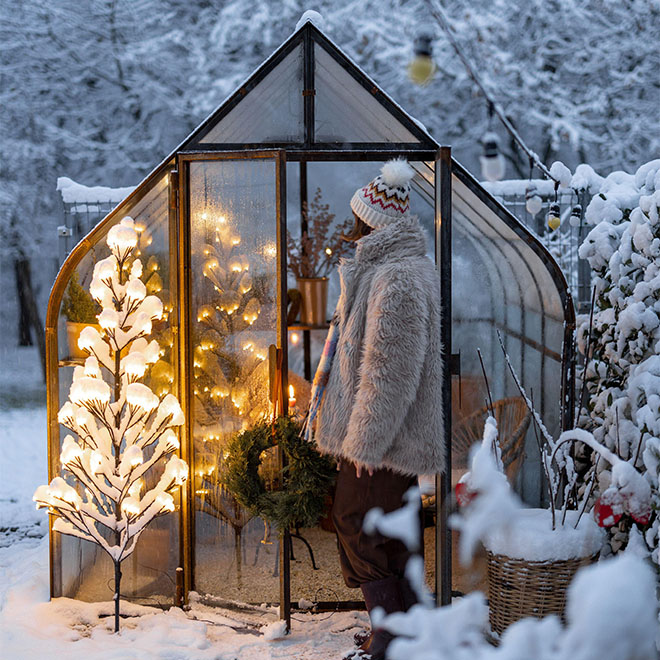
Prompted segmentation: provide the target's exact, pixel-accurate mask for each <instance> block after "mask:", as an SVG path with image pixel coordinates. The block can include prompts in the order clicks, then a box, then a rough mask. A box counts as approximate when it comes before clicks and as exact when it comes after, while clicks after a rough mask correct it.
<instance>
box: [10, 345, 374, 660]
mask: <svg viewBox="0 0 660 660" xmlns="http://www.w3.org/2000/svg"><path fill="white" fill-rule="evenodd" d="M0 438H2V451H0V657H2V658H3V659H4V658H6V659H7V660H37V659H38V660H42V659H43V658H48V657H50V658H57V659H59V658H67V659H69V660H75V659H77V658H80V659H81V660H101V659H102V660H124V659H125V660H129V659H130V660H135V659H139V660H147V659H151V658H154V659H155V658H163V659H167V660H179V659H180V660H183V659H186V660H207V659H208V660H211V659H213V660H234V659H237V660H257V659H258V660H262V659H268V658H300V659H304V658H309V659H310V660H311V658H314V659H318V660H324V659H325V658H327V659H328V660H330V659H333V660H334V659H335V658H339V657H341V655H342V654H343V651H346V650H348V649H350V648H352V645H353V641H352V640H353V634H354V633H355V632H357V631H358V630H360V629H362V628H364V627H365V626H366V625H367V621H368V619H367V615H366V613H364V612H335V613H326V614H317V615H313V614H302V613H296V614H294V615H293V616H294V620H293V622H292V631H291V634H290V635H288V636H287V637H286V638H281V637H279V636H278V633H279V632H281V623H280V621H279V619H278V616H277V612H276V611H275V610H273V609H264V610H263V611H257V612H254V613H251V614H250V615H249V616H247V615H242V614H237V613H236V612H230V611H226V610H221V609H218V608H209V607H206V606H204V605H202V604H200V603H193V604H192V606H191V609H190V610H189V611H187V612H184V611H182V610H180V609H171V610H170V611H168V612H163V611H161V610H159V609H155V608H150V607H143V606H137V605H131V604H129V603H127V602H122V606H121V607H122V612H123V613H124V614H126V615H128V616H126V618H124V619H123V620H122V624H121V625H122V629H121V631H120V633H119V634H118V635H115V634H113V633H112V626H113V618H112V617H111V616H108V615H109V614H110V613H111V611H112V604H111V603H110V602H106V603H82V602H79V601H75V600H70V599H66V598H60V599H56V600H53V601H49V586H48V585H49V577H48V576H49V573H48V524H47V520H46V514H45V513H44V512H43V510H42V511H37V510H36V509H35V506H34V503H33V502H32V494H33V493H34V490H35V488H36V487H37V486H39V485H40V484H43V483H46V482H47V480H48V479H47V449H46V407H45V394H44V385H43V382H42V377H41V371H40V367H39V363H38V360H37V355H36V351H35V350H34V349H18V350H12V351H9V350H5V351H3V352H2V353H0Z"/></svg>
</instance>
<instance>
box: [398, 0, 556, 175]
mask: <svg viewBox="0 0 660 660" xmlns="http://www.w3.org/2000/svg"><path fill="white" fill-rule="evenodd" d="M427 5H428V7H429V11H430V13H431V16H433V18H435V20H436V21H437V22H438V25H439V26H440V29H441V30H442V31H443V32H444V33H445V35H446V36H447V39H448V41H449V43H450V44H451V46H452V48H453V49H454V51H455V52H456V55H458V58H459V59H460V60H461V62H462V63H463V66H464V67H465V69H466V71H467V72H468V75H469V76H470V78H472V80H473V81H474V83H475V85H476V86H477V87H478V88H479V90H480V91H481V93H482V94H483V95H484V97H485V99H486V101H487V102H488V112H489V131H488V132H487V133H486V135H484V138H483V144H484V156H483V160H482V165H483V164H484V162H483V161H489V162H486V163H485V167H484V170H485V173H486V174H488V173H490V174H492V175H493V176H495V177H496V175H497V173H498V170H500V169H501V165H500V164H499V163H498V162H497V160H498V155H499V154H498V151H497V136H496V135H495V134H494V133H492V131H491V130H490V118H492V116H493V115H495V116H497V118H498V119H499V120H500V122H501V123H502V125H503V126H504V128H505V129H506V131H507V132H508V133H509V135H510V136H511V138H512V139H513V140H514V142H515V143H516V144H517V145H518V146H519V147H520V148H521V149H522V150H523V151H524V152H525V154H526V155H527V157H528V158H529V162H530V169H532V168H533V167H536V168H537V169H538V170H539V171H540V172H541V173H542V174H543V175H544V176H545V177H547V178H548V179H552V181H554V182H555V188H557V187H558V186H559V181H558V179H557V178H556V177H554V176H553V175H552V174H551V173H550V170H549V169H548V168H547V167H546V166H545V165H544V164H543V163H542V162H541V160H540V158H539V157H538V155H537V154H536V153H535V152H534V151H532V150H531V149H530V148H529V147H528V146H527V145H526V144H525V142H524V140H523V139H522V137H520V134H519V133H518V131H517V130H516V129H515V127H514V126H513V124H512V123H511V122H510V121H509V119H508V118H507V117H506V115H505V114H504V111H503V109H502V107H501V106H500V105H499V104H498V103H497V102H496V101H495V100H494V98H493V97H492V95H491V94H490V93H489V92H488V90H487V89H486V87H485V85H484V84H483V82H482V81H481V78H480V77H479V75H478V74H477V72H476V71H475V69H474V67H473V66H472V63H471V62H470V60H469V59H468V57H467V56H466V55H465V53H464V52H463V49H462V48H461V46H460V44H459V43H458V41H457V39H456V36H455V35H454V31H453V29H452V27H451V25H450V23H449V21H448V20H447V17H446V16H445V13H444V10H443V9H442V7H441V6H440V4H439V3H438V1H437V0H427ZM431 41H432V39H431V37H429V36H428V35H421V36H420V37H418V39H417V40H416V42H415V59H414V60H413V61H412V62H411V63H410V66H409V67H408V73H409V75H410V78H411V79H412V80H413V82H416V83H417V84H420V85H424V84H428V82H430V80H431V78H432V77H433V75H434V73H435V71H436V66H435V63H434V62H433V57H432V46H431ZM500 158H501V157H500ZM489 178H490V177H489Z"/></svg>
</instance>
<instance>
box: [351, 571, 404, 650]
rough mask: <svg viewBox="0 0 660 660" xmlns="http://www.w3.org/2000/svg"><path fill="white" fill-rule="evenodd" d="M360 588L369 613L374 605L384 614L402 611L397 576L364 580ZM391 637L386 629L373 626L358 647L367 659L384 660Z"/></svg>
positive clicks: (392, 637)
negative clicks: (381, 609)
mask: <svg viewBox="0 0 660 660" xmlns="http://www.w3.org/2000/svg"><path fill="white" fill-rule="evenodd" d="M360 588H361V589H362V594H363V595H364V602H365V603H366V605H367V610H368V611H369V614H370V615H371V612H372V611H373V610H374V609H375V608H376V607H382V608H383V610H385V614H392V613H393V612H402V611H403V609H404V608H403V600H402V598H401V591H400V589H399V579H398V578H397V577H395V576H391V577H387V578H384V579H382V580H375V581H373V582H365V583H364V584H362V585H361V586H360ZM393 639H394V635H392V634H391V633H390V632H388V631H387V630H384V629H383V628H374V629H373V630H372V633H371V636H370V637H369V639H368V640H367V641H366V642H365V643H364V644H363V645H362V646H361V647H360V650H361V651H362V652H364V653H366V654H367V655H366V658H369V660H384V658H385V651H386V650H387V647H388V646H389V644H390V642H391V641H392V640H393ZM358 657H360V656H358Z"/></svg>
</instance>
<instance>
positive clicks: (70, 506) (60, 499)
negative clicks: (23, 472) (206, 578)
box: [33, 217, 188, 631]
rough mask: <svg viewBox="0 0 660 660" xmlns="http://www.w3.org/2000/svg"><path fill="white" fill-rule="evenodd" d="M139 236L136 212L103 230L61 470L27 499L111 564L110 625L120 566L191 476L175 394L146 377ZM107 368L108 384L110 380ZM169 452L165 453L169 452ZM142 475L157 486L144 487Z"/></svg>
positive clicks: (148, 346) (147, 311)
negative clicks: (104, 253) (105, 252)
mask: <svg viewBox="0 0 660 660" xmlns="http://www.w3.org/2000/svg"><path fill="white" fill-rule="evenodd" d="M137 241H138V234H137V232H136V230H135V228H134V223H133V220H132V218H130V217H126V218H124V219H123V220H122V221H121V223H120V224H119V225H116V226H115V227H113V228H112V229H110V231H109V232H108V238H107V243H108V246H109V247H110V250H111V255H110V256H109V257H107V258H105V259H102V260H101V261H99V262H98V263H97V264H96V265H95V266H94V273H93V278H92V282H91V284H90V292H91V294H92V296H93V298H94V299H95V300H96V302H98V303H99V305H100V306H101V312H100V314H98V317H97V318H98V323H99V325H100V326H101V332H99V331H98V330H97V329H96V328H95V327H92V326H89V327H86V328H85V329H84V330H83V332H82V333H81V335H80V340H79V342H78V345H79V347H80V348H81V349H82V350H85V351H87V352H88V353H89V357H88V358H87V359H86V360H85V364H84V366H77V367H75V369H74V373H73V382H72V384H71V389H70V391H69V400H68V401H67V402H66V403H65V404H64V405H63V406H62V408H61V410H60V412H59V415H58V421H59V423H60V424H62V425H64V426H66V427H67V428H69V429H71V431H73V432H74V433H75V434H76V436H77V437H75V438H74V436H72V435H67V436H66V437H65V438H64V442H63V443H62V451H61V454H60V462H61V464H62V469H63V472H64V475H65V476H64V477H60V476H58V477H55V478H54V479H53V480H52V481H51V482H50V484H48V485H44V486H39V488H37V490H36V492H35V494H34V497H33V499H34V500H35V502H36V503H37V508H39V507H46V508H47V509H48V512H49V513H50V514H52V515H53V516H54V517H55V522H54V523H53V529H54V530H55V531H56V532H60V533H61V534H69V535H71V536H76V537H79V538H81V539H84V540H86V541H92V542H93V543H96V544H97V545H99V546H100V547H101V548H102V549H103V550H104V551H105V552H107V553H108V555H110V557H111V559H112V561H113V562H114V565H115V596H114V598H115V631H116V630H118V629H119V594H120V590H119V587H120V580H121V570H120V564H121V562H122V561H123V560H124V559H126V558H127V557H128V556H129V555H130V554H131V553H132V552H133V550H135V547H136V544H137V542H138V539H139V538H140V535H141V534H142V532H143V531H144V529H145V527H146V526H147V525H148V523H149V522H151V521H152V520H153V519H154V518H155V517H156V516H159V515H162V514H165V513H167V512H169V511H173V510H174V498H173V496H172V493H173V492H176V491H177V490H178V488H179V486H180V485H181V484H183V483H184V482H185V481H186V479H187V477H188V466H187V464H186V463H185V461H183V460H181V459H180V458H178V457H177V456H170V455H171V454H173V453H174V452H175V451H176V450H177V449H178V448H179V440H178V438H177V435H176V433H175V431H174V430H173V428H172V427H176V426H180V425H181V424H183V422H184V418H183V412H182V411H181V406H180V405H179V402H178V401H177V399H176V397H175V396H174V395H173V394H165V395H163V396H162V398H161V397H159V396H157V395H156V394H154V392H153V391H152V390H151V388H150V387H148V386H147V385H145V384H144V383H141V382H139V381H140V380H142V379H143V378H144V377H145V375H146V373H147V371H148V370H149V368H150V366H151V365H153V364H154V363H156V362H157V361H158V358H159V356H160V352H161V347H160V346H159V344H158V342H157V341H156V340H152V341H151V342H148V341H147V339H146V337H148V336H149V335H150V334H151V329H152V322H153V321H156V320H158V319H160V318H161V315H162V313H163V304H162V302H161V300H160V299H159V298H157V297H156V296H151V295H147V287H146V286H145V285H144V283H143V282H142V280H141V279H140V278H141V275H142V263H141V262H140V260H139V259H132V257H131V254H132V252H133V250H134V248H135V246H136V245H137ZM108 375H109V379H108V380H109V382H106V378H107V377H108ZM168 457H169V459H168ZM145 479H148V480H149V481H151V482H152V483H153V486H152V487H150V488H148V487H146V484H145Z"/></svg>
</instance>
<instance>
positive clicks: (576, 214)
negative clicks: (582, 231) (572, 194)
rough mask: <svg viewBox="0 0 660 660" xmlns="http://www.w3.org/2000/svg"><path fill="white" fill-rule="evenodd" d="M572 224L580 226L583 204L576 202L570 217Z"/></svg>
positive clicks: (572, 225)
mask: <svg viewBox="0 0 660 660" xmlns="http://www.w3.org/2000/svg"><path fill="white" fill-rule="evenodd" d="M568 221H569V222H570V224H571V227H579V226H580V222H582V205H581V204H576V205H575V206H574V207H573V208H572V209H571V217H570V218H569V219H568Z"/></svg>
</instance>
